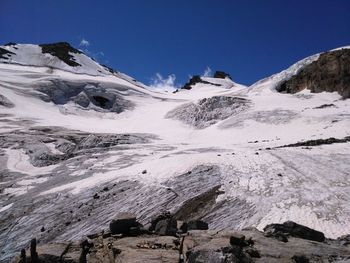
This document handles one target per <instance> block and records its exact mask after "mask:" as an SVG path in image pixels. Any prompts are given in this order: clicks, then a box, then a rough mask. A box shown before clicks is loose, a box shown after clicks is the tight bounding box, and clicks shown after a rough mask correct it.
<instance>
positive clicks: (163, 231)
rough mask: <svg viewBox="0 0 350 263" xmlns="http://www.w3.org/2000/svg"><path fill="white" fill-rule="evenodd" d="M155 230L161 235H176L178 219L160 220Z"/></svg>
mask: <svg viewBox="0 0 350 263" xmlns="http://www.w3.org/2000/svg"><path fill="white" fill-rule="evenodd" d="M154 232H155V233H156V234H158V235H161V236H176V233H177V221H176V220H175V219H174V218H168V219H163V220H160V221H158V223H157V224H156V227H155V229H154Z"/></svg>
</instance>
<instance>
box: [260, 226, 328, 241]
mask: <svg viewBox="0 0 350 263" xmlns="http://www.w3.org/2000/svg"><path fill="white" fill-rule="evenodd" d="M264 232H265V234H267V236H275V235H276V234H278V235H280V234H281V233H283V234H286V235H290V236H293V237H298V238H303V239H308V240H313V241H318V242H323V241H325V236H324V234H323V233H322V232H319V231H317V230H313V229H311V228H308V227H306V226H303V225H299V224H297V223H295V222H292V221H287V222H285V223H283V224H270V225H267V226H266V227H265V228H264Z"/></svg>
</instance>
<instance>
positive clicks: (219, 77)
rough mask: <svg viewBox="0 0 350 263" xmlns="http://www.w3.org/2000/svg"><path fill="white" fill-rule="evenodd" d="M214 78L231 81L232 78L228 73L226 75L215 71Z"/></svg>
mask: <svg viewBox="0 0 350 263" xmlns="http://www.w3.org/2000/svg"><path fill="white" fill-rule="evenodd" d="M214 78H217V79H226V78H229V79H231V76H230V74H228V73H226V72H224V71H215V73H214Z"/></svg>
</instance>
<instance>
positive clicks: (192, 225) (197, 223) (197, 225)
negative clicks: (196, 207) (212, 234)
mask: <svg viewBox="0 0 350 263" xmlns="http://www.w3.org/2000/svg"><path fill="white" fill-rule="evenodd" d="M186 225H187V231H189V230H208V229H209V227H208V224H207V223H206V222H204V221H202V220H192V221H189V222H188V223H187V224H186ZM187 231H186V232H187Z"/></svg>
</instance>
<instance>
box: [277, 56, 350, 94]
mask: <svg viewBox="0 0 350 263" xmlns="http://www.w3.org/2000/svg"><path fill="white" fill-rule="evenodd" d="M305 88H306V89H309V90H310V91H311V92H314V93H319V92H323V91H327V92H334V91H336V92H338V93H339V94H340V95H341V96H342V97H343V98H349V97H350V49H340V50H335V51H329V52H325V53H323V54H321V55H320V57H319V58H318V59H317V60H316V61H314V62H312V63H310V64H309V65H306V66H305V67H303V68H302V69H301V70H300V71H299V72H298V73H297V74H296V75H294V76H292V77H291V78H290V79H289V80H287V81H284V82H282V83H281V84H280V85H279V86H278V87H277V88H276V89H277V91H279V92H284V93H296V92H299V91H302V90H303V89H305Z"/></svg>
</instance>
